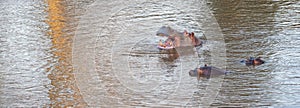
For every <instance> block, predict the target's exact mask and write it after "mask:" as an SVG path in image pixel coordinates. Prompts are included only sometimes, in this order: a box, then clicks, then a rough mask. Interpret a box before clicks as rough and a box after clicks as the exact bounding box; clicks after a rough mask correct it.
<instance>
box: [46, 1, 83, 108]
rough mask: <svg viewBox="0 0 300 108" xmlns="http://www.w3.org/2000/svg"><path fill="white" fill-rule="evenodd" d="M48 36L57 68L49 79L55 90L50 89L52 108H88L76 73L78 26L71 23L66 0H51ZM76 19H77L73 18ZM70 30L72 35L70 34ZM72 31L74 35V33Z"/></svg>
mask: <svg viewBox="0 0 300 108" xmlns="http://www.w3.org/2000/svg"><path fill="white" fill-rule="evenodd" d="M47 3H48V10H47V11H48V20H47V21H46V22H47V24H48V25H49V27H50V28H49V32H48V35H49V36H50V38H51V41H52V49H51V50H52V54H53V55H54V59H55V63H54V64H55V66H53V67H52V69H51V70H49V72H50V73H49V75H48V78H49V79H50V80H51V85H52V88H51V89H50V90H49V98H50V100H51V103H50V106H51V107H84V106H85V105H86V104H85V102H84V101H83V99H82V96H81V95H80V92H79V89H78V87H77V86H76V81H75V77H74V74H73V67H72V63H71V61H72V60H71V59H72V38H73V35H74V29H73V28H74V27H72V26H71V24H70V23H74V22H71V21H67V19H72V17H70V16H71V15H68V13H67V11H70V9H68V7H67V6H65V4H66V1H64V0H48V1H47ZM73 19H74V18H73ZM66 31H68V32H66ZM70 32H71V33H70Z"/></svg>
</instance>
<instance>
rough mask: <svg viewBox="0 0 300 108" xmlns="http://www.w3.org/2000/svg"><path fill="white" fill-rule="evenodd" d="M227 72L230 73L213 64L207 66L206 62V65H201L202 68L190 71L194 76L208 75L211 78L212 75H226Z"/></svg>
mask: <svg viewBox="0 0 300 108" xmlns="http://www.w3.org/2000/svg"><path fill="white" fill-rule="evenodd" d="M226 73H228V72H227V71H225V70H222V69H219V68H216V67H213V66H207V65H206V64H205V66H203V67H200V68H196V69H194V70H190V71H189V75H190V76H194V77H207V78H210V76H211V75H216V76H218V75H225V74H226Z"/></svg>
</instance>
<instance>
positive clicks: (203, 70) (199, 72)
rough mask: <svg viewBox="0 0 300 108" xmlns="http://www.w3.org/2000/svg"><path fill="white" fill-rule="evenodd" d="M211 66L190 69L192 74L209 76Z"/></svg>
mask: <svg viewBox="0 0 300 108" xmlns="http://www.w3.org/2000/svg"><path fill="white" fill-rule="evenodd" d="M210 72H211V67H210V66H204V67H200V68H196V69H194V70H190V71H189V75H190V76H208V75H210Z"/></svg>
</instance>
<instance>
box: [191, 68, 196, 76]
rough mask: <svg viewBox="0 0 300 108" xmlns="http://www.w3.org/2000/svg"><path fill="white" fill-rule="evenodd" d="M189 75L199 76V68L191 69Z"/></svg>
mask: <svg viewBox="0 0 300 108" xmlns="http://www.w3.org/2000/svg"><path fill="white" fill-rule="evenodd" d="M189 75H190V76H198V72H197V69H194V70H190V72H189Z"/></svg>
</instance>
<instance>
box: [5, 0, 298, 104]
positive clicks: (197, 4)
mask: <svg viewBox="0 0 300 108" xmlns="http://www.w3.org/2000/svg"><path fill="white" fill-rule="evenodd" d="M154 1H155V2H144V1H142V0H140V1H130V0H128V2H122V1H115V2H111V1H106V0H102V1H97V2H96V1H94V0H77V1H65V0H47V1H20V0H2V1H1V2H0V14H1V16H0V107H68V106H69V107H75V106H76V107H85V106H90V107H99V106H102V107H112V106H115V107H120V106H121V107H129V106H135V107H139V106H142V107H184V106H186V107H197V106H198V105H203V102H204V101H203V100H205V99H206V98H204V97H206V96H205V93H206V94H208V93H210V92H207V91H206V90H207V88H208V87H210V86H211V85H210V83H208V82H217V81H216V80H217V79H200V80H199V82H198V83H197V79H196V78H191V77H190V76H189V75H188V71H189V70H191V69H194V68H195V67H198V66H199V64H201V65H203V64H206V63H207V64H208V65H210V64H211V63H212V62H211V61H212V59H215V58H213V56H212V54H211V49H210V48H211V47H210V45H213V44H219V43H218V41H208V42H207V43H206V44H204V46H203V47H201V48H198V49H196V52H198V56H199V57H198V56H197V57H196V56H195V55H193V54H194V50H195V49H192V50H191V51H187V52H188V53H187V55H184V53H185V52H180V51H183V50H178V51H175V52H174V53H172V54H165V52H159V51H158V50H157V49H156V48H155V44H156V43H157V42H158V40H159V38H158V37H155V32H156V31H157V29H158V28H160V27H161V26H162V25H171V26H172V27H174V28H175V29H177V30H184V29H187V30H189V31H194V32H195V33H196V34H197V36H199V37H201V38H207V37H202V36H203V28H204V27H205V26H210V25H201V23H203V22H201V21H203V20H201V19H204V17H206V16H205V15H203V14H201V12H203V10H201V9H203V8H201V7H203V6H202V5H203V4H204V3H205V4H207V5H208V6H209V7H210V9H211V10H212V12H213V14H214V15H215V17H216V19H217V21H218V23H219V25H220V27H221V29H222V32H223V34H224V38H225V42H226V51H227V57H223V59H227V65H226V66H223V67H226V70H230V71H234V73H232V74H229V75H226V77H225V79H224V82H223V84H222V88H221V89H220V92H219V94H218V96H217V97H216V98H214V101H213V104H212V106H213V107H220V106H243V107H264V106H273V107H278V106H284V107H290V106H296V105H299V104H300V101H299V100H300V98H299V97H300V95H299V94H300V93H299V91H300V86H299V82H300V79H299V78H300V74H299V72H298V70H299V69H300V68H299V67H300V50H299V48H300V44H299V43H300V38H299V36H300V32H299V31H300V26H299V25H300V22H299V21H300V20H299V19H300V16H299V10H300V9H299V6H300V2H299V1H296V0H295V1H276V0H274V1H272V0H259V1H257V0H247V1H244V0H226V1H225V0H206V1H197V0H191V1H177V2H174V1H158V0H154ZM206 2H207V3H206ZM87 4H92V5H91V7H96V9H92V10H94V13H85V9H86V10H88V9H89V8H88V5H87ZM135 4H137V5H135ZM187 7H188V8H187ZM99 11H100V12H101V14H95V13H98V12H99ZM78 21H79V22H78ZM199 23H200V25H198V24H199ZM80 24H81V25H83V26H78V25H80ZM199 26H202V27H203V26H204V27H203V28H199ZM75 30H77V31H75ZM210 32H214V31H213V30H211V31H210ZM75 33H77V35H75ZM204 33H205V32H204ZM206 36H207V35H206ZM128 38H130V40H128ZM212 40H218V39H212ZM114 42H116V44H118V45H121V46H116V44H115V43H114ZM74 43H80V44H74ZM132 43H134V45H133V46H130V45H132ZM112 48H113V50H112ZM187 49H188V48H187ZM112 51H124V52H114V53H113V52H112ZM184 51H186V50H184ZM191 52H192V53H191ZM113 54H115V55H116V54H120V55H118V57H116V58H119V57H120V58H122V57H123V58H124V57H126V60H127V62H128V63H129V65H128V67H130V69H132V71H131V72H132V73H130V74H131V75H132V77H131V78H132V79H135V80H138V81H139V82H140V83H144V82H147V81H149V82H150V83H148V84H149V85H143V84H139V83H135V82H130V81H132V80H125V81H124V79H122V78H126V76H125V77H123V76H124V73H126V71H116V70H118V69H115V68H113V67H112V65H113V63H114V62H120V61H113V60H115V58H111V57H112V55H113ZM250 56H254V57H257V56H260V57H262V58H263V59H264V60H266V63H265V64H263V65H260V66H256V67H247V66H244V65H241V64H239V61H240V60H242V59H245V58H248V57H250ZM95 59H96V60H95ZM219 64H221V63H219ZM218 67H220V68H222V66H218ZM73 68H74V69H73ZM75 69H76V70H75ZM182 70H183V71H182ZM184 70H186V71H184ZM75 73H76V74H75ZM118 75H120V77H118ZM122 75H123V76H122ZM75 79H76V80H75ZM93 81H94V82H93ZM122 81H123V82H122ZM126 81H127V82H126ZM151 81H152V82H156V83H151ZM127 83H129V84H131V85H129V86H127V85H126V84H127ZM135 84H136V85H135ZM137 85H139V86H137ZM126 86H127V87H126ZM142 87H145V88H147V89H145V88H142ZM153 88H155V89H153ZM138 90H144V92H141V91H138ZM94 105H95V106H94Z"/></svg>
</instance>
